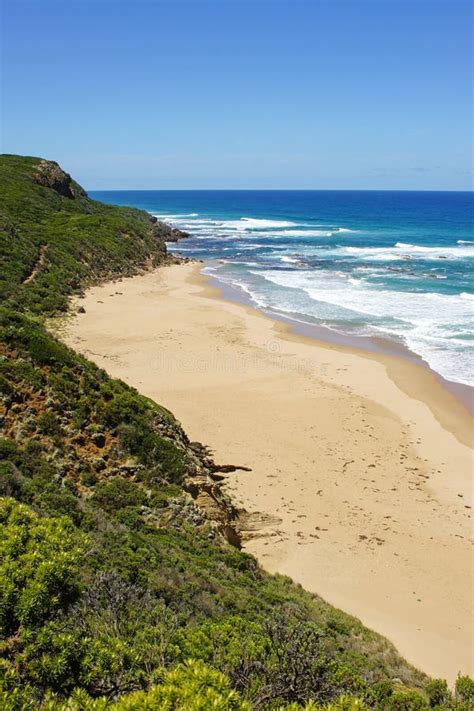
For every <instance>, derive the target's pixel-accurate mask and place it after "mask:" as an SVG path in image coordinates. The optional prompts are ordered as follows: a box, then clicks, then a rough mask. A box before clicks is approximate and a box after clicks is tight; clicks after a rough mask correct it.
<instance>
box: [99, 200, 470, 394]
mask: <svg viewBox="0 0 474 711" xmlns="http://www.w3.org/2000/svg"><path fill="white" fill-rule="evenodd" d="M91 197H94V198H95V199H98V200H102V201H104V202H109V203H114V204H119V205H130V206H133V207H139V208H142V209H145V210H148V211H149V212H150V213H152V214H153V215H156V216H157V217H158V218H159V219H162V220H164V221H166V222H169V223H171V224H173V225H174V226H176V227H179V228H180V229H183V230H186V231H187V232H189V233H190V235H191V236H190V238H189V239H188V240H186V241H182V242H180V243H178V244H177V245H172V246H171V249H172V250H176V251H178V252H181V253H183V254H184V255H186V256H189V257H195V258H198V259H203V260H206V262H207V264H206V268H205V270H206V272H207V273H209V274H212V276H213V277H215V278H216V279H218V280H220V281H221V282H224V283H226V284H229V285H232V286H234V287H239V288H240V289H242V290H243V291H244V292H245V293H246V294H247V295H248V296H249V298H251V300H252V301H253V303H254V304H255V305H256V306H258V307H260V308H265V309H270V310H271V311H273V312H275V313H277V314H281V315H284V316H286V317H290V318H292V319H295V320H297V321H300V322H303V323H308V324H317V325H322V326H325V327H327V328H330V329H332V330H333V331H336V332H338V333H342V334H346V335H349V336H372V337H373V336H382V337H385V338H389V339H393V340H396V341H397V342H399V343H402V344H404V345H406V346H407V347H408V348H409V349H410V350H411V351H413V352H414V353H416V354H418V355H420V356H421V357H422V358H423V359H424V360H425V361H426V362H427V363H428V364H429V365H430V367H431V368H432V369H433V370H435V371H436V372H438V373H439V374H441V375H442V376H444V377H445V378H447V379H448V380H452V381H454V382H458V383H464V384H469V385H474V358H473V355H474V328H473V326H474V284H473V271H472V266H473V258H474V194H473V193H468V192H462V193H461V192H376V191H107V192H92V193H91Z"/></svg>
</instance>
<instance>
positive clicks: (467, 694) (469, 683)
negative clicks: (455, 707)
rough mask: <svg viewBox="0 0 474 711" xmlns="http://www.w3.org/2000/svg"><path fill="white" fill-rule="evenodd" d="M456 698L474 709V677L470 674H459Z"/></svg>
mask: <svg viewBox="0 0 474 711" xmlns="http://www.w3.org/2000/svg"><path fill="white" fill-rule="evenodd" d="M455 696H456V699H457V700H459V701H461V702H462V703H465V704H467V706H468V707H469V708H473V709H474V679H471V677H469V676H458V678H457V679H456V687H455Z"/></svg>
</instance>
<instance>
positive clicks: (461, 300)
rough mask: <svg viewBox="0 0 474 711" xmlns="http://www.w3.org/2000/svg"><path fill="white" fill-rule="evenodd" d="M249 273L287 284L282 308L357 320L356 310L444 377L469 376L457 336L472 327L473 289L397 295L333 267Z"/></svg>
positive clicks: (469, 364)
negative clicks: (301, 296)
mask: <svg viewBox="0 0 474 711" xmlns="http://www.w3.org/2000/svg"><path fill="white" fill-rule="evenodd" d="M251 274H253V275H254V276H260V277H263V278H264V279H265V280H267V281H268V282H271V283H273V284H276V285H277V286H280V287H284V288H286V289H289V290H290V292H289V294H288V301H287V308H286V309H284V310H288V311H300V312H303V311H302V309H305V311H304V312H305V313H307V314H308V315H309V316H312V317H314V318H325V319H326V318H327V319H329V320H339V321H343V322H349V323H350V322H352V323H354V324H358V323H360V317H361V315H362V316H365V317H367V316H369V317H371V321H370V325H368V328H369V329H370V328H372V329H374V328H375V329H376V330H378V331H379V332H384V333H386V334H392V335H396V336H398V337H401V338H402V339H403V340H404V341H405V343H406V344H407V346H408V347H409V348H410V350H412V351H413V352H415V353H418V354H420V355H421V356H422V357H423V358H424V359H425V360H426V361H427V362H428V364H429V365H430V366H431V367H432V368H433V369H434V370H436V371H437V372H439V373H441V374H442V375H444V377H446V378H448V379H450V380H454V381H456V382H461V383H465V384H472V383H473V382H474V372H473V358H472V350H470V348H469V343H468V341H466V340H465V339H463V338H460V337H459V336H460V335H463V334H466V333H472V328H473V318H474V309H473V305H472V302H473V299H474V295H473V294H468V293H462V294H452V295H449V294H438V293H433V292H404V293H403V298H401V295H400V292H398V291H391V290H388V289H378V288H372V287H370V286H369V285H368V284H367V283H366V282H365V281H364V280H358V279H354V278H353V277H351V276H349V275H344V274H342V273H340V274H337V275H336V274H335V273H334V272H332V271H320V272H313V271H299V272H284V271H275V270H267V271H259V272H255V271H252V272H251ZM291 292H293V293H298V292H299V293H301V292H304V294H306V295H307V296H308V297H310V299H311V302H313V305H312V306H311V305H310V304H311V302H306V303H305V302H301V301H299V302H298V299H297V297H296V296H295V297H292V296H291ZM279 298H280V299H281V296H280V297H279ZM292 304H295V305H294V306H293V308H291V305H292ZM328 308H329V309H330V310H329V311H328ZM331 309H332V310H331Z"/></svg>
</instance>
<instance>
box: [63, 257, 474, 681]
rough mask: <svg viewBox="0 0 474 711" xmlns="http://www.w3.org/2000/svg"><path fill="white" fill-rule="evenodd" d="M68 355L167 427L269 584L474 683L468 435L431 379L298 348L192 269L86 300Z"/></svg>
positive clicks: (436, 669)
mask: <svg viewBox="0 0 474 711" xmlns="http://www.w3.org/2000/svg"><path fill="white" fill-rule="evenodd" d="M80 304H81V305H83V306H84V307H85V309H86V313H84V314H78V315H77V316H75V317H74V318H73V319H72V321H71V322H70V323H69V324H68V325H67V327H66V330H67V333H66V334H65V336H64V338H65V340H66V341H67V343H68V344H69V345H71V346H72V347H74V348H75V349H76V350H78V351H80V352H82V353H84V354H85V355H87V356H88V357H89V358H91V359H92V360H93V361H95V362H96V363H97V364H98V365H100V366H102V367H103V368H105V369H106V370H107V371H108V372H109V373H110V374H111V375H112V376H116V377H120V378H122V379H123V380H125V381H126V382H127V383H129V384H131V385H133V386H135V387H136V388H137V389H138V390H139V391H140V392H142V393H144V394H146V395H148V396H149V397H151V398H153V399H154V400H156V401H157V402H159V403H161V404H162V405H165V406H166V407H168V408H169V409H171V410H172V411H173V412H174V413H175V415H176V416H177V418H178V419H179V420H180V421H181V422H182V424H183V426H184V428H185V429H186V431H187V433H188V435H189V436H190V437H191V438H192V439H195V440H199V441H201V442H203V443H205V444H207V445H209V446H210V447H211V448H212V450H213V452H214V455H215V459H216V461H217V462H218V463H219V464H234V465H241V466H245V467H251V470H252V471H250V472H245V471H237V472H235V473H233V474H229V475H228V477H227V480H228V481H227V484H226V487H227V490H228V492H229V493H230V494H231V495H232V497H233V499H234V501H235V502H237V503H238V504H239V505H241V506H243V507H245V508H246V509H247V510H248V511H250V512H260V513H261V514H262V520H263V524H262V527H261V529H260V530H258V531H254V532H253V533H251V532H250V531H249V532H248V540H246V543H245V548H246V549H247V550H248V551H250V552H251V553H253V554H255V555H256V557H257V558H258V560H259V561H260V563H261V564H262V565H263V566H264V567H265V568H266V569H267V570H269V571H272V572H276V571H278V572H280V573H284V574H287V575H289V576H291V577H292V578H293V579H294V580H295V581H297V582H299V583H301V584H302V585H303V586H304V587H305V588H306V589H308V590H311V591H314V592H317V593H319V594H320V595H322V596H323V597H324V598H326V599H327V600H328V601H329V602H331V603H333V604H335V605H336V606H338V607H340V608H342V609H343V610H345V611H346V612H349V613H352V614H354V615H356V616H357V617H359V618H360V619H361V620H362V621H363V622H364V623H365V624H367V625H368V626H369V627H372V628H373V629H375V630H377V631H378V632H380V633H382V634H384V635H385V636H387V637H388V638H389V639H390V640H392V642H394V643H395V645H396V646H397V647H398V649H399V651H400V652H401V653H402V655H403V656H405V657H406V658H407V659H408V660H409V661H410V662H412V663H413V664H415V665H416V666H418V667H419V668H420V669H422V670H423V671H425V672H427V673H429V674H431V675H434V676H441V677H445V678H446V677H447V678H448V679H449V680H450V681H451V682H452V681H453V680H454V679H455V677H456V675H457V673H458V672H462V673H470V674H472V673H473V672H474V663H473V649H474V625H473V597H472V596H473V582H474V567H473V563H474V561H473V548H472V518H471V516H472V509H471V508H470V507H471V506H472V494H473V487H472V482H473V478H472V477H473V471H472V464H473V459H472V450H471V448H470V446H469V445H470V444H472V421H471V418H470V417H469V416H468V414H467V412H466V411H465V409H464V408H463V407H462V405H461V404H460V403H459V402H458V401H457V400H455V398H454V397H453V395H452V394H451V393H449V392H447V391H446V390H445V389H444V388H443V387H442V386H441V385H440V383H439V382H438V381H437V379H436V378H435V376H434V375H433V374H432V373H431V372H430V371H429V370H428V369H426V368H423V367H420V366H419V365H416V364H414V363H411V362H409V361H407V360H404V359H402V358H397V357H395V356H379V355H377V356H376V355H371V354H368V353H363V352H361V351H356V350H354V349H350V348H342V347H336V346H334V345H330V344H327V343H323V342H319V341H314V340H312V339H309V338H305V337H298V336H294V335H291V334H290V333H289V331H288V327H287V326H286V325H285V324H282V323H279V322H276V321H274V320H272V319H271V318H268V317H267V316H265V315H263V314H261V313H259V312H258V311H256V310H254V309H252V308H249V307H246V306H243V305H241V304H238V303H234V302H231V301H226V300H224V299H223V298H221V295H220V292H219V291H218V290H217V289H215V288H213V287H212V286H210V284H209V282H208V280H207V279H206V277H204V276H202V275H201V274H200V266H199V265H196V264H189V265H182V266H170V267H166V268H162V269H159V270H157V271H154V272H150V273H148V274H146V275H144V276H138V277H135V278H132V279H125V280H122V281H120V282H115V283H112V284H111V283H109V284H107V285H105V286H102V287H96V288H93V289H91V290H90V291H88V293H87V295H86V297H85V299H83V300H81V301H80Z"/></svg>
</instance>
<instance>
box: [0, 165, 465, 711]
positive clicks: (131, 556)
mask: <svg viewBox="0 0 474 711" xmlns="http://www.w3.org/2000/svg"><path fill="white" fill-rule="evenodd" d="M185 236H186V235H185V233H180V232H179V231H176V230H174V229H172V228H170V227H168V226H167V225H164V224H163V223H161V222H158V221H157V220H156V219H155V218H152V217H151V216H150V215H148V214H147V213H145V212H142V211H139V210H135V209H132V208H118V207H113V206H108V205H103V204H101V203H98V202H95V201H93V200H90V199H89V198H88V196H87V194H86V192H85V191H84V189H83V188H81V186H79V185H78V184H77V183H76V182H75V181H74V180H73V179H72V178H71V177H70V176H69V175H68V174H67V173H66V172H64V171H63V170H62V169H61V168H60V167H59V166H58V165H57V164H56V163H54V162H52V161H45V160H43V159H39V158H23V157H19V156H2V157H1V158H0V246H1V274H2V280H1V284H0V288H1V298H2V307H1V324H0V386H1V394H2V412H1V420H0V424H1V426H2V436H1V438H0V497H1V498H0V527H1V529H2V531H1V532H2V535H1V538H0V541H1V542H0V579H1V582H2V587H1V594H0V627H1V629H0V632H1V640H0V705H1V706H2V708H6V709H12V710H13V709H23V708H24V709H33V708H39V707H41V706H42V705H44V706H45V707H46V708H48V709H66V708H77V709H92V708H94V709H98V708H101V709H102V708H103V709H105V708H114V709H126V708H137V709H145V708H163V709H174V708H176V709H180V708H181V709H188V708H193V709H203V710H204V709H208V708H219V709H250V708H258V709H277V708H278V709H282V708H288V709H290V708H291V709H292V710H293V711H297V709H303V708H307V709H308V711H309V710H310V709H313V711H314V710H316V709H320V708H328V709H329V708H334V709H348V710H350V709H364V708H374V709H392V710H395V709H427V708H433V707H437V708H457V709H468V708H471V706H469V704H470V703H471V701H472V697H473V695H474V692H473V689H472V682H470V681H469V680H468V679H466V678H464V679H461V680H460V682H459V683H458V688H457V692H456V698H454V697H453V696H452V695H451V693H450V692H449V691H448V689H447V686H446V684H445V683H444V682H441V681H435V682H433V681H431V682H430V681H429V680H427V679H426V677H425V676H424V675H422V674H420V673H419V672H417V671H416V670H415V669H413V668H412V667H410V665H408V664H407V663H406V662H405V661H404V660H403V659H401V658H400V656H399V655H398V654H397V652H396V650H395V649H394V648H393V647H392V645H391V644H390V643H388V642H387V641H386V640H385V639H383V638H382V637H380V636H378V635H376V634H375V633H373V632H371V631H370V630H368V629H366V628H364V627H363V625H362V624H361V623H360V622H359V621H358V620H356V619H354V618H352V617H350V616H348V615H345V614H344V613H342V612H341V611H339V610H337V609H335V608H333V607H331V606H330V605H328V604H327V603H325V602H324V601H323V600H321V599H320V598H318V597H317V596H313V595H310V594H308V593H306V592H305V591H303V590H302V589H301V588H300V587H298V586H295V585H294V584H293V583H292V582H291V581H290V580H289V579H287V578H283V577H280V576H270V575H268V574H266V573H265V572H264V571H262V570H261V569H260V568H259V566H258V565H257V563H256V561H255V559H254V558H253V557H252V556H249V555H247V554H245V553H243V552H241V551H240V550H238V548H239V543H240V540H239V516H240V514H241V512H240V511H238V509H237V508H235V507H234V506H233V504H232V503H231V501H230V500H229V499H228V498H227V497H226V496H225V495H224V494H223V492H222V490H221V487H220V480H221V474H220V472H225V471H226V468H228V467H231V465H229V464H228V463H227V462H224V463H222V465H221V466H218V465H216V464H215V463H214V462H213V460H212V456H211V455H210V453H209V452H208V451H207V449H206V447H205V446H203V445H201V444H199V443H196V442H191V441H189V438H188V437H187V436H186V434H185V432H184V431H183V429H182V427H181V426H180V424H179V422H177V420H176V419H175V418H174V416H173V415H172V414H171V413H170V412H169V411H168V410H166V409H165V408H163V407H161V406H160V405H158V404H156V403H154V402H152V401H151V400H149V399H148V398H146V397H144V396H142V395H140V394H139V393H138V392H137V391H136V390H134V389H133V388H130V387H129V386H127V385H126V384H125V383H123V382H121V381H119V380H114V379H112V378H110V377H109V376H108V375H107V374H106V373H105V371H104V370H101V369H100V368H98V367H96V366H95V365H94V364H92V363H91V362H90V361H88V360H87V359H85V358H83V357H81V356H79V355H77V354H76V353H74V352H73V351H72V350H70V349H68V348H67V347H66V346H64V345H63V344H62V343H61V342H60V341H59V340H58V339H57V338H55V337H54V336H53V335H52V334H51V333H50V331H48V329H47V327H46V326H47V323H48V318H49V317H51V316H53V315H57V314H58V313H64V314H67V312H68V309H69V308H71V303H72V302H71V297H73V296H76V297H80V296H81V294H82V293H83V290H84V289H85V288H86V287H88V286H90V285H92V284H97V283H100V282H104V281H108V280H110V279H115V280H117V279H120V278H121V277H124V276H130V275H133V274H138V273H140V272H142V271H144V270H147V269H150V268H153V267H156V266H159V265H166V264H167V263H168V262H169V261H170V260H174V259H175V258H171V257H170V256H169V255H168V254H167V251H166V242H167V241H175V240H177V239H180V238H183V237H185ZM114 288H115V287H114ZM77 303H79V304H80V301H79V302H76V308H77ZM79 308H81V306H79ZM469 699H471V701H470V700H469ZM328 704H333V705H331V706H328Z"/></svg>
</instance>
